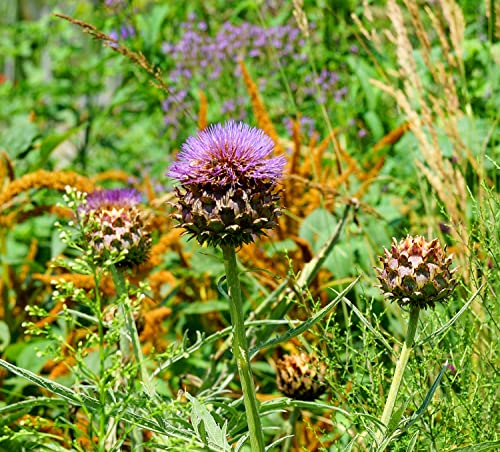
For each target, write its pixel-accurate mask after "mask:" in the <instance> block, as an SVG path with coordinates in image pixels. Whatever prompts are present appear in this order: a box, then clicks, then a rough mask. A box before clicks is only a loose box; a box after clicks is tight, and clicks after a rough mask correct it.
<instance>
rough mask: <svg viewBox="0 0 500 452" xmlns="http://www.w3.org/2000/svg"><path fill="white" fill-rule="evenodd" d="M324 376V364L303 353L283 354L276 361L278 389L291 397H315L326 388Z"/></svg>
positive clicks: (307, 398) (302, 398)
mask: <svg viewBox="0 0 500 452" xmlns="http://www.w3.org/2000/svg"><path fill="white" fill-rule="evenodd" d="M324 376H325V366H324V365H321V364H320V363H319V361H318V360H317V358H315V357H314V356H309V355H306V354H305V353H301V354H300V355H285V356H284V357H283V358H282V359H280V360H279V361H278V362H277V363H276V383H277V386H278V389H279V390H280V391H281V392H282V393H283V394H285V395H286V396H288V397H290V398H292V399H298V400H314V399H317V398H318V397H319V396H320V395H321V394H323V393H324V392H325V390H326V384H325V378H324Z"/></svg>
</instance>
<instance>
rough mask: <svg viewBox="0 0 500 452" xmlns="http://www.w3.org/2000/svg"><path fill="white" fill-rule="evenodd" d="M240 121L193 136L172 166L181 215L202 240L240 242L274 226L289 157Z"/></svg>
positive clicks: (220, 242) (266, 138)
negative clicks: (277, 154)
mask: <svg viewBox="0 0 500 452" xmlns="http://www.w3.org/2000/svg"><path fill="white" fill-rule="evenodd" d="M273 149H274V143H273V141H272V140H271V138H269V137H268V136H267V135H266V134H265V133H264V132H263V131H262V130H260V129H257V128H252V127H250V126H248V125H246V124H244V123H242V122H238V123H237V122H235V121H228V122H226V123H225V124H224V125H222V124H215V125H213V126H210V127H208V128H207V129H205V130H203V131H201V132H199V133H198V135H197V136H196V137H190V138H189V139H188V140H187V141H186V143H185V144H184V145H183V146H182V150H181V152H180V153H179V155H178V159H177V161H175V162H174V163H173V164H172V165H171V167H170V170H169V171H168V173H167V174H168V176H170V177H172V178H174V179H177V180H178V181H179V182H180V184H181V185H180V187H177V188H176V191H177V195H178V202H177V203H176V207H177V209H178V212H179V213H178V214H177V215H176V218H177V220H179V222H180V226H181V227H183V228H185V229H186V230H187V232H188V233H189V234H191V235H192V236H193V237H196V238H197V240H198V241H199V242H200V243H205V242H206V243H208V244H210V245H232V246H240V245H242V244H243V243H250V242H252V241H253V240H254V237H255V236H258V235H262V234H264V230H265V229H270V228H272V227H274V226H275V224H276V223H275V220H276V218H277V217H278V215H279V214H280V208H279V204H278V201H279V199H280V197H279V190H278V189H277V183H278V181H279V179H280V178H281V176H282V174H283V168H284V166H285V162H286V160H285V158H284V157H282V156H280V157H271V158H268V157H269V155H270V154H271V152H272V151H273Z"/></svg>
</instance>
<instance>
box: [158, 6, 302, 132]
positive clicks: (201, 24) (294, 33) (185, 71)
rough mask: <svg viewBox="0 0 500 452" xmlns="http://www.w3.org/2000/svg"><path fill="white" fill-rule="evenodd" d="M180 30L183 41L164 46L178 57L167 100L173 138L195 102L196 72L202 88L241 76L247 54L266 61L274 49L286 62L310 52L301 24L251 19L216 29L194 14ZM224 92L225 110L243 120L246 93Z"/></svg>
mask: <svg viewBox="0 0 500 452" xmlns="http://www.w3.org/2000/svg"><path fill="white" fill-rule="evenodd" d="M180 33H181V37H180V40H179V41H178V42H176V43H173V42H166V43H164V44H163V46H162V51H163V53H164V54H165V55H167V57H168V58H167V60H168V61H173V62H175V64H174V66H173V67H172V68H171V70H170V71H169V73H168V78H169V79H170V80H171V82H173V84H172V85H171V93H170V96H169V97H168V98H167V99H165V100H164V101H163V103H162V109H163V111H164V113H165V119H164V122H165V125H167V126H172V127H171V128H170V130H169V132H170V137H171V138H175V137H176V132H177V130H176V129H178V128H179V117H180V116H183V114H182V113H183V111H184V110H192V109H193V108H194V100H193V99H191V98H190V97H189V95H188V93H187V91H186V89H185V88H186V86H189V85H190V82H191V81H192V79H193V78H197V86H199V87H200V88H201V89H206V88H210V89H214V84H213V83H210V82H211V81H215V80H219V79H220V78H222V77H223V76H228V75H229V76H234V75H236V76H237V77H239V75H240V74H239V66H238V64H237V61H238V60H239V59H241V58H242V59H245V60H248V59H253V60H255V61H256V62H259V63H260V62H263V61H265V60H267V58H268V56H269V52H270V50H272V52H273V58H274V57H276V56H277V57H279V58H280V60H281V61H282V63H283V64H287V60H288V61H304V60H306V58H307V57H306V55H305V54H304V53H303V52H301V49H302V48H303V46H304V42H303V39H302V37H301V35H300V30H299V29H298V28H297V27H296V26H294V25H278V26H272V27H269V28H265V27H262V26H260V25H253V24H250V23H248V22H244V23H242V24H238V25H235V24H231V23H229V22H225V23H224V24H222V25H221V27H220V28H219V29H218V30H217V32H216V33H215V35H214V34H213V33H209V26H208V24H207V23H206V22H205V21H202V20H198V18H197V16H196V15H194V14H191V15H190V16H189V17H188V20H187V21H186V22H183V23H181V24H180ZM260 82H262V83H260ZM264 82H265V81H264V80H260V81H258V83H259V88H260V89H263V88H264ZM176 86H177V87H179V88H176ZM218 97H220V98H222V99H225V100H224V101H223V103H222V104H221V107H220V114H230V115H231V117H233V118H236V119H240V120H243V119H244V118H245V115H246V111H245V108H244V104H245V100H244V98H242V97H241V96H237V95H234V94H231V95H230V96H229V97H228V95H227V92H222V93H218Z"/></svg>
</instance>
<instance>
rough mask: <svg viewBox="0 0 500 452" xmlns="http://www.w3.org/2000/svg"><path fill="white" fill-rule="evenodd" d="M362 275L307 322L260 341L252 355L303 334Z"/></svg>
mask: <svg viewBox="0 0 500 452" xmlns="http://www.w3.org/2000/svg"><path fill="white" fill-rule="evenodd" d="M360 278H361V277H360V276H358V277H357V278H356V279H355V280H354V281H353V282H352V283H351V284H349V285H348V286H347V287H346V288H345V289H344V290H343V291H342V292H340V293H339V294H338V295H337V296H336V297H335V299H333V300H332V301H331V302H330V303H328V304H327V305H326V306H325V307H324V308H322V309H320V310H319V311H318V312H317V313H316V314H314V315H313V316H312V317H311V318H310V319H309V320H306V321H305V322H302V323H301V324H300V325H299V326H298V327H296V328H290V329H289V330H288V331H287V332H286V333H285V334H282V335H281V336H277V337H275V338H273V339H271V340H269V341H267V342H264V343H262V342H261V343H259V344H257V345H256V346H255V347H253V348H252V350H250V356H251V357H253V356H254V355H255V354H257V353H258V352H259V350H262V349H263V348H266V347H269V346H271V345H277V344H279V343H281V342H284V341H288V340H290V339H292V338H294V337H295V336H298V335H299V334H302V333H303V332H304V331H307V330H308V329H309V328H311V327H312V326H313V325H314V324H316V323H317V322H319V321H320V320H321V319H322V318H323V317H325V316H326V315H327V314H328V313H329V312H330V310H332V309H333V308H334V307H335V306H336V305H337V303H338V302H339V301H340V300H342V298H343V297H344V295H345V294H346V293H348V292H349V291H350V290H351V289H352V288H353V287H354V286H355V285H356V283H357V282H358V281H359V279H360Z"/></svg>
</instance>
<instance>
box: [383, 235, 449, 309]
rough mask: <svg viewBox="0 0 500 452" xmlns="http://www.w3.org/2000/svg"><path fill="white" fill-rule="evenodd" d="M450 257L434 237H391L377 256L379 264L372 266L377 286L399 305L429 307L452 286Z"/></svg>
mask: <svg viewBox="0 0 500 452" xmlns="http://www.w3.org/2000/svg"><path fill="white" fill-rule="evenodd" d="M451 260H452V256H451V255H447V254H446V250H445V249H443V248H441V245H440V244H439V241H438V240H437V239H434V240H432V241H430V242H428V241H427V240H426V239H425V238H423V237H420V236H416V237H412V236H407V237H406V238H404V239H403V240H401V241H400V242H399V243H398V242H397V241H396V239H393V244H392V247H391V249H390V250H387V249H386V250H385V256H381V257H380V261H381V262H382V265H383V267H382V268H377V269H376V270H377V272H378V279H379V281H380V288H381V289H382V291H383V292H384V295H385V296H386V297H388V298H391V299H393V300H396V301H397V302H398V303H399V304H400V305H401V306H404V305H410V306H415V307H419V308H422V309H425V308H427V307H430V308H433V307H434V305H435V303H436V302H437V301H444V300H445V299H446V298H448V296H449V295H450V294H451V292H452V291H453V289H454V288H455V285H456V280H455V278H454V273H455V271H456V269H453V270H451V269H450V266H451Z"/></svg>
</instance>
